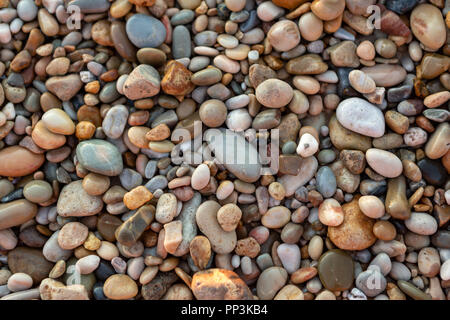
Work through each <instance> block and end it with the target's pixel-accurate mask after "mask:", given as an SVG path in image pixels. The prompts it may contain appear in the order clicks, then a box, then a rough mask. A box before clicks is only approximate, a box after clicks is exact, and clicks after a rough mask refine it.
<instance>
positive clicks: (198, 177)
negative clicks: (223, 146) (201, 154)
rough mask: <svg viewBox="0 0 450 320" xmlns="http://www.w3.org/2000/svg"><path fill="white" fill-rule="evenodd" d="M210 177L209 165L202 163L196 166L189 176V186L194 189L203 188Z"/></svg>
mask: <svg viewBox="0 0 450 320" xmlns="http://www.w3.org/2000/svg"><path fill="white" fill-rule="evenodd" d="M210 177H211V174H210V171H209V167H208V166H207V165H206V164H204V163H202V164H201V165H199V166H198V167H197V168H195V170H194V172H193V173H192V177H191V186H192V188H193V189H194V190H201V189H203V188H205V187H206V186H207V185H208V183H209V179H210Z"/></svg>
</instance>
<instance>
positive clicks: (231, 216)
mask: <svg viewBox="0 0 450 320" xmlns="http://www.w3.org/2000/svg"><path fill="white" fill-rule="evenodd" d="M241 217H242V211H241V209H240V208H239V207H238V206H237V205H235V204H234V203H228V204H226V205H224V206H223V207H221V208H220V209H219V211H217V222H219V224H220V226H221V227H222V229H223V230H224V231H227V232H230V231H234V230H235V229H236V227H237V226H238V224H239V221H240V220H241Z"/></svg>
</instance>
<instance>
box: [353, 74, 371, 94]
mask: <svg viewBox="0 0 450 320" xmlns="http://www.w3.org/2000/svg"><path fill="white" fill-rule="evenodd" d="M348 80H349V81H350V84H351V85H352V87H353V88H354V89H355V90H356V91H358V92H360V93H371V92H374V91H375V89H376V85H375V81H373V80H372V78H371V77H369V76H368V75H366V74H365V73H364V72H362V71H361V70H352V71H350V73H349V75H348Z"/></svg>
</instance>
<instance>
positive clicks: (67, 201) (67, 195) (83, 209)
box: [57, 180, 103, 217]
mask: <svg viewBox="0 0 450 320" xmlns="http://www.w3.org/2000/svg"><path fill="white" fill-rule="evenodd" d="M102 208H103V201H102V199H101V197H99V196H91V195H89V194H87V193H86V191H85V190H84V189H83V185H82V180H77V181H73V182H71V183H69V184H68V185H66V186H64V188H63V189H62V190H61V193H60V195H59V198H58V203H57V211H58V214H59V215H61V216H63V217H84V216H92V215H94V214H97V213H99V212H100V211H101V210H102Z"/></svg>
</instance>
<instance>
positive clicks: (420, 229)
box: [405, 212, 438, 236]
mask: <svg viewBox="0 0 450 320" xmlns="http://www.w3.org/2000/svg"><path fill="white" fill-rule="evenodd" d="M405 226H406V227H407V228H408V229H409V230H411V231H412V232H414V233H417V234H420V235H425V236H427V235H432V234H434V233H435V232H436V231H437V228H438V225H437V222H436V219H435V218H433V216H432V215H429V214H427V213H425V212H412V213H411V217H410V218H409V219H408V220H405Z"/></svg>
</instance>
